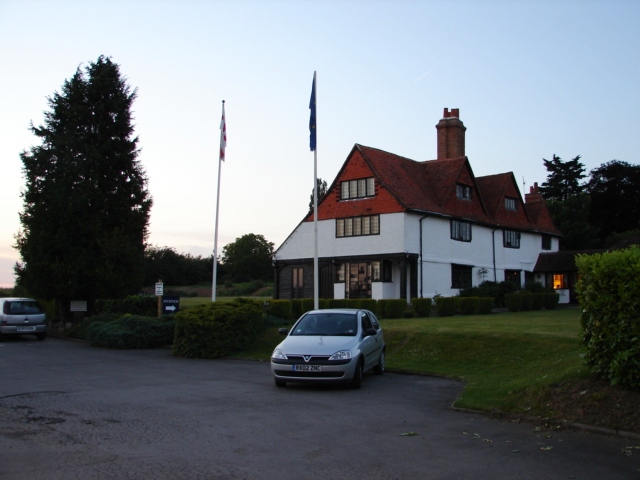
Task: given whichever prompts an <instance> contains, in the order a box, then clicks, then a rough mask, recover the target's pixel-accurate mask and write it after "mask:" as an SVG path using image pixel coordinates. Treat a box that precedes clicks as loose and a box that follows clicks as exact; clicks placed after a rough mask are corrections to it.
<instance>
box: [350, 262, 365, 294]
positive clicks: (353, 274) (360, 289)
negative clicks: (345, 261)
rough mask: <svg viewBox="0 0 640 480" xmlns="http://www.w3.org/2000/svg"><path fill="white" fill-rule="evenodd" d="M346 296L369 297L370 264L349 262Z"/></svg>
mask: <svg viewBox="0 0 640 480" xmlns="http://www.w3.org/2000/svg"><path fill="white" fill-rule="evenodd" d="M347 287H348V289H349V291H348V292H347V298H371V264H370V263H350V264H349V279H348V283H347Z"/></svg>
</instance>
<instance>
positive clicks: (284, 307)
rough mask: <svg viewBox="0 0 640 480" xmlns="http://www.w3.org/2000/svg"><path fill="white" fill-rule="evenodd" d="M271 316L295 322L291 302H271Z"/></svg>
mask: <svg viewBox="0 0 640 480" xmlns="http://www.w3.org/2000/svg"><path fill="white" fill-rule="evenodd" d="M269 315H271V316H273V317H278V318H282V319H283V320H293V317H292V316H291V300H271V301H270V302H269Z"/></svg>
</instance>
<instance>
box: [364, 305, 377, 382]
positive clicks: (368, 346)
mask: <svg viewBox="0 0 640 480" xmlns="http://www.w3.org/2000/svg"><path fill="white" fill-rule="evenodd" d="M360 324H361V327H362V336H363V338H362V343H361V344H360V351H361V352H362V355H364V369H365V370H369V369H370V368H373V367H374V366H375V364H376V362H377V360H378V356H379V354H378V353H377V352H378V350H379V341H378V337H377V335H368V336H365V331H367V329H372V328H374V327H373V323H372V322H371V317H370V315H369V313H368V312H362V313H361V316H360Z"/></svg>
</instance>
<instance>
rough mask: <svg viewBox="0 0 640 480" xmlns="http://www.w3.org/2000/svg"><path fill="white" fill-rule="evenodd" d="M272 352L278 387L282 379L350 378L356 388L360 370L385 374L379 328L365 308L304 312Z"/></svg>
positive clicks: (332, 379) (281, 330)
mask: <svg viewBox="0 0 640 480" xmlns="http://www.w3.org/2000/svg"><path fill="white" fill-rule="evenodd" d="M280 333H282V334H283V335H286V336H287V337H286V338H285V339H284V340H283V341H282V342H281V343H280V344H279V345H278V346H277V347H276V348H275V350H274V351H273V354H272V355H271V371H272V372H273V377H274V380H275V383H276V386H278V387H284V386H285V385H286V384H287V382H310V383H313V382H316V383H317V382H350V384H351V387H352V388H360V385H361V384H362V374H363V373H364V372H366V371H368V370H371V369H372V370H373V371H374V372H375V373H376V374H378V375H381V374H383V373H384V362H385V360H384V355H385V343H384V337H383V336H382V328H380V324H379V323H378V319H377V318H376V316H375V315H374V314H373V313H372V312H370V311H369V310H360V309H333V310H312V311H310V312H307V313H305V314H304V315H302V317H300V318H299V319H298V321H297V322H296V323H295V324H294V325H293V327H292V328H291V330H287V329H286V328H282V329H280Z"/></svg>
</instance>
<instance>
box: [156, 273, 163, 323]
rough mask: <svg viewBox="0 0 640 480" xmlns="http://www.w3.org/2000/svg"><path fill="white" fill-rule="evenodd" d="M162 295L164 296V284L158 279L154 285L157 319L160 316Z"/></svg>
mask: <svg viewBox="0 0 640 480" xmlns="http://www.w3.org/2000/svg"><path fill="white" fill-rule="evenodd" d="M162 295H164V283H162V280H160V279H158V283H156V297H158V317H160V316H162Z"/></svg>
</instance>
